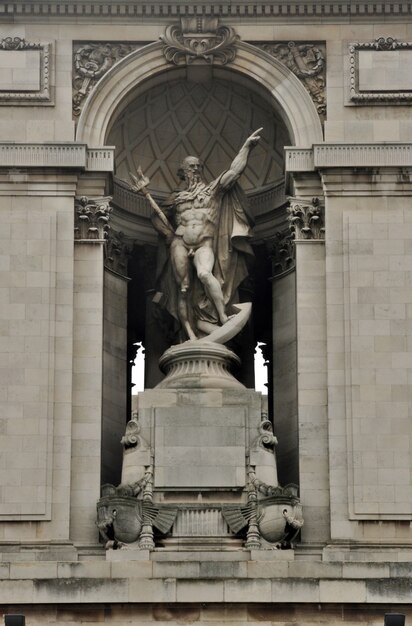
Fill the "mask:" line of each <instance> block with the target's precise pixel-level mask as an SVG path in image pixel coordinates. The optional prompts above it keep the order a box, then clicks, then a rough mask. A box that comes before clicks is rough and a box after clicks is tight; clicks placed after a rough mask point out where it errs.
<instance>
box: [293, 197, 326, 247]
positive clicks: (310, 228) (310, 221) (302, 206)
mask: <svg viewBox="0 0 412 626" xmlns="http://www.w3.org/2000/svg"><path fill="white" fill-rule="evenodd" d="M289 202H290V206H289V207H288V209H287V210H288V213H289V217H288V219H289V223H290V229H291V231H292V233H293V235H294V238H295V241H297V240H308V239H310V240H316V239H317V240H321V239H325V227H324V210H323V207H322V206H321V204H320V201H319V198H312V202H308V201H307V200H305V199H303V198H289Z"/></svg>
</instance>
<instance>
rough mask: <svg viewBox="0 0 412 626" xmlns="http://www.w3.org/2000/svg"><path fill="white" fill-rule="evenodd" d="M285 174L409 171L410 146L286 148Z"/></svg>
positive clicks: (382, 144)
mask: <svg viewBox="0 0 412 626" xmlns="http://www.w3.org/2000/svg"><path fill="white" fill-rule="evenodd" d="M285 150H286V171H288V172H310V171H314V170H317V169H324V168H332V167H350V168H352V169H353V168H375V167H411V166H412V144H411V143H362V144H356V143H330V144H314V146H313V148H286V149H285Z"/></svg>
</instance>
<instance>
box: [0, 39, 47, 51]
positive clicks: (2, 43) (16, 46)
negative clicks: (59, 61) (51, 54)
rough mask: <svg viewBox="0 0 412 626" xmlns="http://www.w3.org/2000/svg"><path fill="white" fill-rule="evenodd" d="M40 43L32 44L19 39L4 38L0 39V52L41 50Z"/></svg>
mask: <svg viewBox="0 0 412 626" xmlns="http://www.w3.org/2000/svg"><path fill="white" fill-rule="evenodd" d="M42 47H43V46H42V44H41V43H32V42H29V41H26V40H25V39H22V38H20V37H6V38H5V39H0V49H1V50H41V49H42Z"/></svg>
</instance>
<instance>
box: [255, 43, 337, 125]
mask: <svg viewBox="0 0 412 626" xmlns="http://www.w3.org/2000/svg"><path fill="white" fill-rule="evenodd" d="M257 45H258V47H260V48H262V49H263V50H265V52H268V53H269V54H271V55H272V56H274V57H275V58H276V59H278V61H280V62H281V63H284V65H286V66H287V67H288V68H289V69H290V70H292V72H293V73H294V74H295V75H296V76H297V77H298V78H299V79H300V80H301V81H302V83H303V84H304V85H305V87H306V89H307V90H308V92H309V93H310V95H311V98H312V100H313V102H314V104H315V106H316V109H317V111H318V114H319V116H320V117H321V119H322V120H323V119H325V117H326V89H325V84H326V47H325V44H321V43H310V42H308V43H296V42H294V41H289V42H281V43H265V44H257Z"/></svg>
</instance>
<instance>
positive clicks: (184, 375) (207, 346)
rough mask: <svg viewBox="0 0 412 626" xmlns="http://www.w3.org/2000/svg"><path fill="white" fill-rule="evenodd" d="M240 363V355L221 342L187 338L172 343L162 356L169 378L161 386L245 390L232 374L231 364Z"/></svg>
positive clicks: (162, 366)
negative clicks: (175, 343)
mask: <svg viewBox="0 0 412 626" xmlns="http://www.w3.org/2000/svg"><path fill="white" fill-rule="evenodd" d="M239 364H240V359H239V358H238V357H237V356H236V354H235V353H234V352H232V351H231V350H228V348H226V347H225V346H223V345H221V344H219V343H213V342H206V341H186V342H185V343H182V344H180V345H178V346H172V347H171V348H169V349H168V350H166V352H165V353H164V354H163V356H162V357H161V358H160V360H159V365H160V368H161V369H162V370H163V371H164V372H166V378H165V379H164V380H162V382H161V383H159V384H158V385H157V388H161V389H206V388H212V389H245V387H244V385H242V383H240V382H239V381H238V380H236V378H234V376H232V374H231V373H230V367H231V366H233V365H239Z"/></svg>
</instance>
